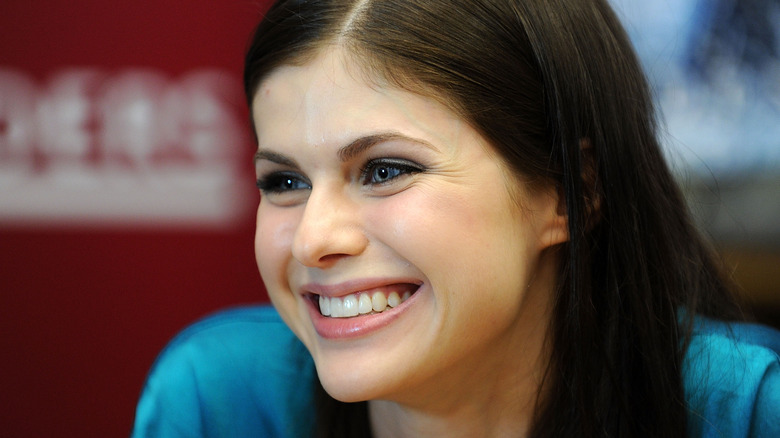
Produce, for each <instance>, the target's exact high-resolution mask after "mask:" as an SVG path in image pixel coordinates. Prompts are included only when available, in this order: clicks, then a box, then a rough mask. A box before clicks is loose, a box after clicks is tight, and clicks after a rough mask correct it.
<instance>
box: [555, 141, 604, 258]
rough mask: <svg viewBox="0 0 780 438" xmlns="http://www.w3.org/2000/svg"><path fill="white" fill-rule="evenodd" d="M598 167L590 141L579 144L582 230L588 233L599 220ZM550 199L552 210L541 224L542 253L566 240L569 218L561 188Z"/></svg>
mask: <svg viewBox="0 0 780 438" xmlns="http://www.w3.org/2000/svg"><path fill="white" fill-rule="evenodd" d="M598 174H599V172H598V163H597V160H596V154H595V151H594V149H593V147H592V145H591V142H590V139H587V138H584V139H582V140H580V178H582V194H583V200H584V208H585V212H584V218H585V230H586V231H590V230H592V229H593V227H595V226H596V224H598V222H599V221H600V220H601V198H602V195H601V184H600V182H599V178H598ZM549 196H551V197H553V198H554V202H555V209H554V212H550V216H549V217H548V218H547V221H546V222H545V226H544V230H543V231H542V233H541V234H542V235H541V238H542V239H541V241H540V242H541V244H542V249H544V248H548V247H552V246H554V245H557V244H560V243H564V242H567V241H568V240H569V215H568V213H567V208H566V194H565V193H564V189H563V187H562V186H560V185H559V186H558V187H557V188H556V189H555V190H554V191H551V193H549Z"/></svg>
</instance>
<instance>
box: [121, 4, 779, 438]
mask: <svg viewBox="0 0 780 438" xmlns="http://www.w3.org/2000/svg"><path fill="white" fill-rule="evenodd" d="M245 85H246V93H247V98H248V102H249V105H250V107H251V112H252V120H253V123H254V127H255V133H256V135H257V141H258V150H257V152H256V154H255V169H256V173H257V186H258V188H259V190H260V193H261V197H260V203H259V206H258V210H257V230H256V239H255V252H256V258H257V264H258V267H259V269H260V273H261V275H262V277H263V280H264V282H265V284H266V287H267V289H268V292H269V296H270V297H271V300H272V302H273V305H274V310H271V309H268V308H264V309H250V310H245V311H243V312H238V313H229V314H223V315H219V316H217V317H214V318H211V319H208V320H206V321H205V322H202V323H200V324H197V325H196V326H194V327H193V328H191V329H189V330H188V331H187V332H185V334H184V335H182V337H180V338H178V339H177V340H175V341H174V342H173V343H172V344H171V346H170V347H169V348H168V349H167V350H166V352H165V353H164V354H163V355H162V356H161V359H160V361H159V362H158V364H157V365H156V367H155V369H154V370H153V372H152V374H151V376H150V378H149V383H148V386H147V389H146V391H145V393H144V396H143V398H142V400H141V402H140V403H139V408H138V413H137V422H136V435H137V436H147V435H151V436H178V435H177V434H178V432H175V431H177V430H178V431H181V430H189V431H191V434H192V435H202V436H236V435H240V436H247V435H257V436H268V435H278V436H311V435H312V433H314V432H313V431H316V434H317V436H333V437H343V436H355V437H365V436H376V437H401V436H409V437H424V436H437V437H438V436H448V437H453V436H454V437H457V436H463V437H471V436H502V437H503V436H518V437H522V436H534V437H541V436H585V437H590V436H658V437H668V436H683V435H686V434H687V435H689V436H710V435H711V434H715V433H720V434H723V435H724V436H770V435H771V434H773V433H776V432H780V431H778V430H777V427H778V426H777V425H778V424H780V421H778V420H780V419H778V418H777V417H778V414H777V412H775V411H773V409H774V408H772V406H775V403H776V402H777V401H778V398H779V397H780V362H778V356H777V353H776V350H777V345H775V346H774V347H772V346H771V343H772V342H777V341H776V340H777V339H778V338H777V334H776V333H774V332H772V331H769V330H765V329H763V328H761V327H758V326H753V325H748V324H746V323H743V322H735V321H736V320H738V319H739V311H738V308H737V306H736V304H735V302H734V300H733V298H732V296H731V292H730V286H729V284H728V281H727V280H726V279H725V278H724V276H723V275H722V274H721V272H720V269H719V267H718V264H717V263H716V260H715V259H714V257H713V256H712V254H711V253H710V251H709V250H708V249H707V246H706V245H705V244H704V243H703V242H702V241H701V239H700V238H699V236H698V235H697V233H696V231H695V230H694V228H693V226H692V225H691V224H690V221H689V218H688V214H687V212H686V210H685V206H684V203H683V201H682V198H681V196H680V194H679V191H678V189H677V187H676V186H675V184H674V182H673V180H672V178H671V176H670V174H669V171H668V169H667V167H666V165H665V163H664V162H663V159H662V155H661V152H660V150H659V147H658V143H657V141H656V138H655V133H654V121H653V114H654V113H653V107H652V103H651V101H650V98H649V93H648V90H647V86H646V84H645V82H644V78H643V76H642V73H641V70H640V69H639V67H638V65H637V62H636V59H635V57H634V55H633V52H632V50H631V48H630V46H629V44H628V42H627V39H626V37H625V35H624V33H623V31H622V29H621V28H620V26H619V25H618V22H617V20H616V19H615V17H614V15H613V14H612V11H611V10H610V9H609V7H608V6H607V5H606V4H605V3H604V2H601V1H596V0H592V1H585V0H581V1H571V0H568V1H564V0H556V1H552V0H545V1H523V2H519V1H512V0H484V1H474V0H462V1H458V0H456V1H414V0H392V1H372V0H364V1H347V0H342V1H339V0H332V1H329V0H323V1H306V2H301V1H279V2H277V3H276V4H275V5H274V6H273V7H272V8H271V10H270V11H269V12H268V15H267V16H266V18H265V19H264V20H263V22H262V23H261V24H260V26H259V27H258V30H257V32H256V34H255V38H254V40H253V43H252V46H251V47H250V49H249V52H248V54H247V58H246V70H245ZM247 312H249V313H247ZM248 314H249V315H251V319H252V321H253V322H252V323H251V324H249V326H250V327H244V328H243V329H242V330H240V331H237V330H234V329H232V328H229V327H232V326H231V324H234V323H236V321H244V318H247V317H248V316H247V315H248ZM279 317H280V318H281V320H283V321H284V323H285V326H283V327H281V326H280V323H279V319H278V318H279ZM728 320H730V321H732V322H730V323H729V322H726V321H728ZM299 341H300V342H299ZM773 348H774V350H773ZM226 351H229V354H226V353H225V352H226ZM277 356H278V357H277ZM205 357H210V358H212V359H209V360H205V359H204V358H205ZM748 358H750V360H747V359H748ZM183 370H186V371H183ZM315 370H316V377H314V376H313V373H314V371H315ZM227 376H230V377H227ZM169 381H170V382H174V383H170V382H169ZM236 382H241V383H236ZM315 392H316V393H317V394H318V398H317V401H316V402H315V401H314V400H313V398H312V397H313V396H314V393H315ZM192 393H194V394H195V395H194V396H187V397H183V399H184V400H185V401H182V397H181V394H192ZM174 397H178V398H177V400H178V401H175V402H168V400H171V399H173V398H174ZM170 405H173V407H171V406H170ZM182 406H197V408H195V411H196V413H193V412H190V411H187V410H184V409H183V408H181V407H182ZM313 412H316V415H312V413H313ZM561 418H565V419H566V421H560V419H561ZM291 419H292V420H291Z"/></svg>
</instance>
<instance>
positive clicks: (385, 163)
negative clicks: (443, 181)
mask: <svg viewBox="0 0 780 438" xmlns="http://www.w3.org/2000/svg"><path fill="white" fill-rule="evenodd" d="M423 170H424V169H423V168H422V166H420V165H418V164H415V163H412V162H410V161H407V160H399V159H387V158H382V159H378V160H371V161H369V162H368V164H366V167H365V168H364V169H363V171H362V182H363V184H366V185H381V184H387V183H389V182H391V181H393V180H394V179H396V178H399V177H401V176H404V175H410V174H414V173H419V172H422V171H423Z"/></svg>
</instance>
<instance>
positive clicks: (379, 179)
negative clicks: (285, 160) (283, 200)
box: [257, 158, 426, 196]
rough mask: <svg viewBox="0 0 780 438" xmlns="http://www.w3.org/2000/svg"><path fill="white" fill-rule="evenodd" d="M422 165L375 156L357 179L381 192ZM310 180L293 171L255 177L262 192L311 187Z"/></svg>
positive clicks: (281, 192)
mask: <svg viewBox="0 0 780 438" xmlns="http://www.w3.org/2000/svg"><path fill="white" fill-rule="evenodd" d="M425 170H426V169H425V167H424V166H422V165H420V164H418V163H415V162H413V161H410V160H406V159H401V158H376V159H372V160H369V161H368V162H367V163H366V164H365V165H364V166H363V167H362V168H361V169H360V172H359V179H358V181H359V182H360V184H361V185H362V186H364V187H368V188H369V190H375V191H379V192H381V191H382V189H383V188H387V187H389V186H393V185H394V183H396V182H398V181H400V180H402V179H405V178H404V177H407V176H411V175H413V174H416V173H420V172H424V171H425ZM311 187H312V184H311V182H310V181H309V180H308V179H307V178H306V177H305V176H304V175H303V174H301V173H300V172H297V171H290V170H284V171H274V172H269V173H268V174H266V175H263V176H261V177H259V178H258V179H257V188H258V189H259V190H260V191H261V192H262V193H263V194H264V195H270V196H273V195H278V196H288V195H291V194H293V193H300V192H302V191H308V190H311Z"/></svg>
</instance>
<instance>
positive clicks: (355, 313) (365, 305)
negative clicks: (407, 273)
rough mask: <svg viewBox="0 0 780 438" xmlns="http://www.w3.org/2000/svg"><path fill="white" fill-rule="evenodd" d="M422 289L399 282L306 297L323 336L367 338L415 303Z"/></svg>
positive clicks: (325, 289) (416, 284)
mask: <svg viewBox="0 0 780 438" xmlns="http://www.w3.org/2000/svg"><path fill="white" fill-rule="evenodd" d="M420 288H421V284H419V283H409V282H399V283H391V284H385V285H382V286H373V287H369V288H365V289H363V290H360V291H358V292H351V293H348V294H345V295H340V296H339V295H334V296H328V295H320V294H316V293H307V294H306V298H307V301H308V307H309V314H310V316H311V319H312V323H313V324H314V329H315V330H316V331H317V333H318V334H319V335H320V336H321V337H323V338H326V339H348V338H354V337H359V336H364V335H367V334H369V333H371V332H373V331H375V330H379V329H381V328H383V327H385V326H387V325H389V324H390V323H392V322H393V321H394V320H395V319H397V318H398V317H399V316H401V314H403V313H404V311H405V310H406V309H407V308H409V307H410V306H412V305H413V304H414V301H415V297H416V295H417V292H418V290H419V289H420ZM309 290H319V291H322V292H329V293H337V292H336V289H331V288H322V287H320V288H309ZM338 290H340V291H345V290H349V289H343V288H340V289H338ZM342 293H343V292H342ZM369 297H370V299H369Z"/></svg>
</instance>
